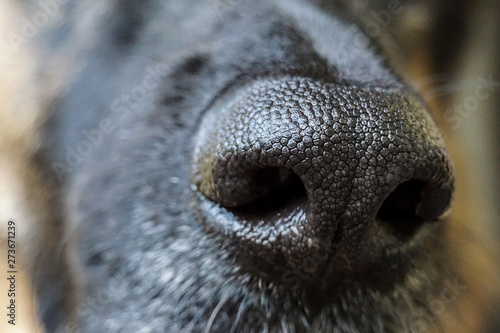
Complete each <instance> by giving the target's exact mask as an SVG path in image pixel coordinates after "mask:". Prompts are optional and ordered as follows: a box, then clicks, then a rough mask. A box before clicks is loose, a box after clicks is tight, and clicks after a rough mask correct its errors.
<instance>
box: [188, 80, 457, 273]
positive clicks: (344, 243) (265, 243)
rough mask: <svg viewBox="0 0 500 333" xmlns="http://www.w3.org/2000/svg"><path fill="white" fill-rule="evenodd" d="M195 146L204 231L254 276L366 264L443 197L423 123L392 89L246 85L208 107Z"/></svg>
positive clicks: (443, 172) (448, 183)
mask: <svg viewBox="0 0 500 333" xmlns="http://www.w3.org/2000/svg"><path fill="white" fill-rule="evenodd" d="M195 142H196V146H195V148H194V154H193V163H192V170H193V172H192V182H193V184H194V188H195V196H196V200H197V201H198V203H199V205H198V206H199V211H200V213H201V216H202V219H203V221H204V223H205V226H206V227H207V228H208V229H209V230H211V231H215V232H216V233H217V234H219V235H222V237H224V238H228V239H231V240H233V241H234V244H236V246H237V247H238V246H241V248H243V249H245V252H246V254H245V255H244V256H245V257H246V256H247V255H248V256H251V257H255V258H260V260H261V262H260V263H259V265H260V266H261V267H265V265H262V261H268V262H269V267H273V269H274V268H276V267H277V266H279V267H281V266H282V265H281V262H285V263H286V264H285V266H286V267H294V266H298V265H300V264H301V263H302V262H303V261H304V260H305V259H306V258H308V256H312V255H313V254H314V253H315V252H317V251H318V250H319V249H321V248H322V249H323V250H324V249H325V248H327V252H328V253H329V254H330V255H332V254H333V253H332V251H333V250H331V249H332V248H335V249H336V250H335V251H341V252H342V253H343V255H346V256H347V257H349V260H353V261H354V262H355V261H356V260H358V261H360V262H361V261H363V262H364V261H367V260H368V261H370V260H369V259H367V258H370V257H373V258H375V257H377V256H379V255H380V253H381V252H383V251H387V248H390V247H391V246H394V247H397V246H399V245H400V243H398V242H394V241H392V240H390V239H400V240H401V239H404V238H405V237H406V238H408V237H411V235H412V234H413V233H414V232H415V230H418V228H419V227H420V226H421V225H422V224H424V223H426V222H432V221H435V220H438V219H439V217H440V216H441V215H442V214H443V213H444V212H445V211H446V210H447V208H448V206H449V203H450V200H451V195H452V191H453V172H452V166H451V162H450V161H449V158H448V153H447V152H446V150H445V148H444V144H443V141H442V139H441V137H440V135H439V133H438V131H437V129H436V127H435V125H434V123H433V121H432V120H431V119H430V117H429V115H428V113H427V111H426V110H425V109H424V107H423V106H422V104H421V103H420V102H419V101H418V100H417V99H416V98H415V97H413V96H411V95H403V94H401V93H400V92H397V91H393V92H391V91H387V90H383V89H379V88H359V87H355V86H345V85H339V84H333V83H321V82H317V81H314V80H312V79H306V78H292V77H290V78H282V79H277V80H263V81H256V82H254V83H253V84H252V85H251V86H248V87H244V88H241V89H239V90H238V91H237V92H235V93H234V94H231V96H230V97H226V98H221V99H220V101H219V102H217V103H216V104H215V105H213V106H212V108H211V109H210V110H208V111H207V113H206V114H205V116H204V119H203V121H202V122H201V126H200V128H199V130H198V136H197V138H196V141H195ZM380 229H384V230H386V231H387V230H388V231H387V232H385V231H384V232H380ZM387 233H392V234H391V236H390V237H386V238H387V239H380V238H383V237H384V236H381V235H384V234H387ZM391 242H392V243H391ZM401 242H402V241H401ZM325 244H326V245H325ZM283 259H284V260H283ZM278 263H280V264H278Z"/></svg>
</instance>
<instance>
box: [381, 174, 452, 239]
mask: <svg viewBox="0 0 500 333" xmlns="http://www.w3.org/2000/svg"><path fill="white" fill-rule="evenodd" d="M450 202H451V190H450V189H445V188H438V189H433V188H432V186H431V184H429V183H428V182H426V181H423V180H418V179H412V180H409V181H406V182H404V183H402V184H399V185H398V186H397V187H396V188H395V189H394V190H393V191H392V192H391V193H390V194H389V195H388V196H387V198H386V199H385V200H384V202H383V203H382V206H381V207H380V208H379V210H378V212H377V218H378V219H379V220H380V221H382V222H386V223H389V224H391V225H392V227H393V228H395V230H396V231H398V232H402V233H404V234H411V233H412V232H413V231H414V230H416V229H417V228H418V227H419V226H420V225H421V224H422V223H424V222H430V221H435V220H438V219H439V218H440V217H441V216H442V215H443V214H444V213H445V212H446V211H447V209H448V207H449V205H450Z"/></svg>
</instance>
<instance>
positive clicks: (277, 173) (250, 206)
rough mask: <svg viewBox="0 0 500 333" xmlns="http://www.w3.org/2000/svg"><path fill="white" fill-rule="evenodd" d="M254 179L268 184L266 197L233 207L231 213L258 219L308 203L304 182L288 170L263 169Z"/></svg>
mask: <svg viewBox="0 0 500 333" xmlns="http://www.w3.org/2000/svg"><path fill="white" fill-rule="evenodd" d="M254 179H255V181H256V182H257V183H259V184H267V187H268V190H267V191H266V192H267V193H266V195H264V196H261V197H259V198H255V199H254V200H252V201H250V202H248V203H245V204H243V205H240V206H236V207H232V209H231V211H233V212H234V213H236V214H244V215H249V214H252V215H254V216H255V217H257V216H259V215H267V214H269V213H273V212H280V211H283V210H285V209H293V208H295V207H297V206H299V205H303V204H305V203H307V193H306V190H305V188H304V185H303V183H302V181H301V180H300V178H299V177H298V176H297V175H296V174H294V173H293V172H292V171H290V170H288V169H284V168H266V169H261V170H259V171H258V172H257V173H256V175H255V177H254Z"/></svg>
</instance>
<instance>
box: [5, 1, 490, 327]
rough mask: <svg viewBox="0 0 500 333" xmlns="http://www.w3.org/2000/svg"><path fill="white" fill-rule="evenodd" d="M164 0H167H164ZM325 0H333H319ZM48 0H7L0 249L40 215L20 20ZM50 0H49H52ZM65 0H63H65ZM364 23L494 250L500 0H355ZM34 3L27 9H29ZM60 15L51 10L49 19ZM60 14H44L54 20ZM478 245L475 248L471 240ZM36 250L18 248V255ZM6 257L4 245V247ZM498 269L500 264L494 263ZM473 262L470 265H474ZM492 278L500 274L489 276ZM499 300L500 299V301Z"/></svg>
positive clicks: (26, 240)
mask: <svg viewBox="0 0 500 333" xmlns="http://www.w3.org/2000/svg"><path fill="white" fill-rule="evenodd" d="M165 1H166V0H165ZM207 1H213V3H214V6H237V5H238V3H240V2H241V1H250V0H236V1H235V0H207ZM315 1H328V0H315ZM43 2H44V1H38V0H34V1H31V3H30V9H29V10H27V9H25V8H22V7H23V6H25V5H26V4H27V3H28V2H27V1H16V0H0V98H1V100H2V102H1V103H0V221H1V222H0V226H1V227H0V235H2V238H0V253H7V251H6V245H5V241H4V237H5V233H6V221H7V220H8V219H11V218H14V219H16V220H19V221H23V222H24V224H23V226H22V227H20V229H19V238H18V244H19V246H20V247H21V248H22V247H24V248H27V247H28V245H30V242H31V240H32V239H33V237H32V236H31V235H32V234H33V233H36V232H37V230H36V224H35V223H34V221H35V220H36V218H35V217H31V216H30V215H29V212H28V211H27V209H26V207H29V205H26V203H25V202H23V199H22V195H21V194H20V192H21V189H20V184H19V183H18V182H16V177H23V174H22V170H23V166H24V165H23V158H24V157H25V155H24V154H25V153H26V152H27V151H28V150H29V142H28V140H27V138H29V133H30V131H31V130H32V128H33V126H34V124H35V121H36V119H35V118H36V117H35V116H36V114H37V106H36V103H35V101H36V100H37V98H38V96H37V95H36V89H32V87H31V84H32V78H33V75H34V67H33V64H34V63H35V60H36V52H32V50H31V49H30V38H35V37H36V35H37V32H36V31H35V33H34V35H33V36H31V37H29V38H24V37H23V38H24V39H21V40H16V39H15V38H16V36H22V29H23V24H26V20H27V19H28V18H30V17H32V15H33V13H36V12H37V11H40V10H43V8H44V7H43V6H42V3H43ZM45 2H46V1H45ZM59 2H60V3H61V4H62V3H65V2H66V1H59ZM352 6H354V7H356V8H357V10H358V11H359V12H360V13H362V15H363V16H364V21H363V23H362V24H364V25H365V29H366V31H367V33H368V34H369V35H370V36H371V37H373V38H377V39H381V40H382V42H383V43H384V44H385V45H386V47H387V48H388V50H390V52H389V54H392V55H394V57H389V58H390V59H396V58H399V61H396V60H394V63H395V66H396V67H397V68H399V72H400V74H401V75H402V76H404V77H405V78H406V79H407V80H409V81H410V82H411V83H412V85H413V86H414V87H415V89H417V90H419V91H420V92H421V94H422V96H423V98H424V99H425V101H426V102H427V103H428V104H429V105H430V106H431V107H432V109H433V111H434V118H435V120H436V122H437V123H438V124H439V125H440V127H441V128H442V130H443V134H444V137H445V140H446V142H447V145H448V147H449V149H450V153H451V155H452V159H453V160H454V163H455V168H456V174H457V189H456V195H455V196H456V197H455V201H454V205H453V213H452V214H453V215H454V219H453V221H458V223H460V224H461V225H463V228H464V232H465V233H469V231H470V237H475V238H477V239H478V240H479V241H477V242H476V243H480V244H481V245H484V246H485V248H486V252H487V253H489V254H491V255H492V256H493V258H495V259H493V262H495V260H496V256H497V255H500V253H499V252H498V244H499V241H500V221H499V216H500V1H498V0H477V1H474V0H416V1H409V0H355V1H353V2H352ZM28 13H29V14H28ZM59 18H60V17H59V16H58V15H54V16H53V17H51V20H52V21H54V22H55V21H57V20H58V19H59ZM52 23H53V22H49V23H47V24H48V25H50V24H52ZM471 251H473V249H471ZM29 256H30V254H29V252H27V251H26V250H25V251H22V250H21V252H19V257H18V259H19V261H18V262H19V263H20V265H23V260H24V259H26V260H25V262H26V261H27V259H28V257H29ZM0 257H2V258H3V254H0ZM6 264H7V262H6V260H4V259H2V260H0V309H4V308H5V307H4V304H6V303H5V302H6V301H4V297H5V298H6V296H5V294H6V293H5V291H6V290H7V289H8V285H7V281H6V279H5V278H4V277H3V274H4V272H6V271H7V269H6ZM491 266H492V270H495V269H496V265H495V264H492V265H491ZM474 273H475V272H471V274H474ZM18 276H19V280H18V286H17V288H18V290H19V297H20V298H21V299H20V300H19V303H18V305H19V308H18V311H19V312H18V317H17V325H16V326H15V327H12V326H11V325H8V324H7V323H6V320H5V318H4V316H5V315H4V314H3V313H4V311H3V310H2V311H1V312H0V318H3V319H1V320H0V332H9V333H10V332H13V333H14V332H38V331H39V328H38V326H37V324H36V318H35V316H34V310H33V296H32V295H31V284H30V283H29V280H28V279H27V278H26V274H25V273H23V272H22V271H21V270H20V273H19V274H18ZM484 283H487V284H490V285H492V286H493V287H495V286H496V287H497V288H498V286H499V285H500V282H499V281H498V280H496V281H485V282H484ZM498 308H500V300H499V302H498V306H497V307H496V309H498ZM494 310H495V309H492V311H491V313H485V317H488V318H489V319H488V325H487V326H488V327H484V328H483V329H484V331H485V332H491V333H493V332H500V322H499V319H497V318H498V316H497V315H496V314H495V313H494V312H495V311H494Z"/></svg>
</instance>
